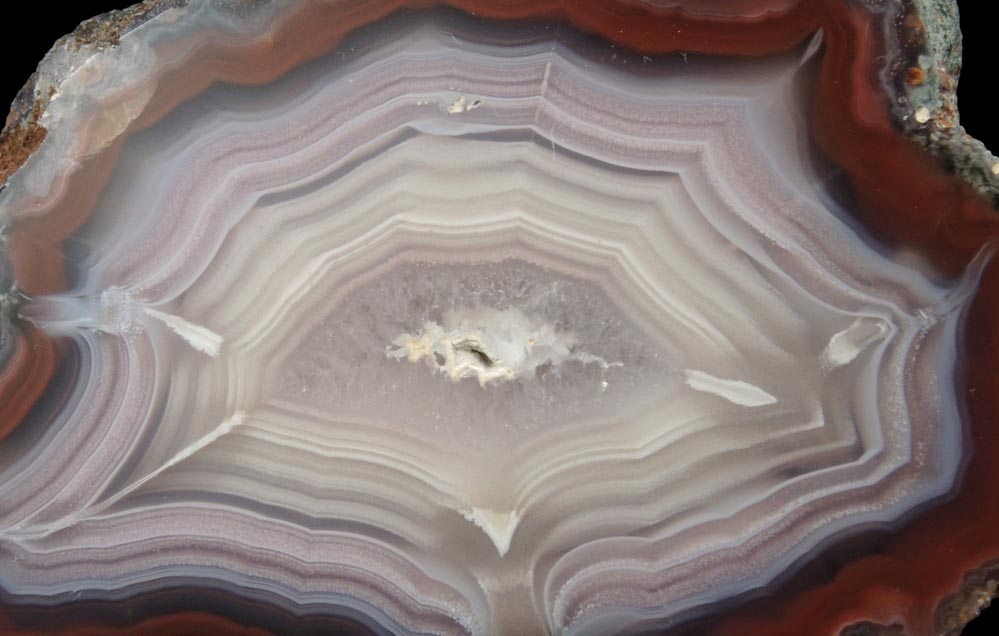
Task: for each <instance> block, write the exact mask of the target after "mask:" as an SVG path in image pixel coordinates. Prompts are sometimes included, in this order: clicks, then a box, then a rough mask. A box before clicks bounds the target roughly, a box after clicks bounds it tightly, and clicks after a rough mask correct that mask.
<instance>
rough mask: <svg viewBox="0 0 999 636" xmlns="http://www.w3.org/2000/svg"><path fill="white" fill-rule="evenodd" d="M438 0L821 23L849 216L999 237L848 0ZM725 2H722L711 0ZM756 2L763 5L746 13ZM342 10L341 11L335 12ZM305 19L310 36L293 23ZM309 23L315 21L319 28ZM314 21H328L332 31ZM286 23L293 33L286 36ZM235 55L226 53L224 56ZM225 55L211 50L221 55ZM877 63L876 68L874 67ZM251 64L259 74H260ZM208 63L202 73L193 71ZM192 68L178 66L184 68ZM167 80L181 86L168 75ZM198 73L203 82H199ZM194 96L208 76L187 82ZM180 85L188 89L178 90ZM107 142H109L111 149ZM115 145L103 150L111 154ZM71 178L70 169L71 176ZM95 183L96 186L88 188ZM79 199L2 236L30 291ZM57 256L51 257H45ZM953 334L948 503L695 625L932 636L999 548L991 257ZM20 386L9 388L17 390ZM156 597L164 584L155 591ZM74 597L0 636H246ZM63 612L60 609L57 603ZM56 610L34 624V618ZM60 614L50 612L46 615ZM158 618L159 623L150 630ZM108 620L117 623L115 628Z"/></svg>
mask: <svg viewBox="0 0 999 636" xmlns="http://www.w3.org/2000/svg"><path fill="white" fill-rule="evenodd" d="M435 4H436V3H434V2H429V1H417V2H406V0H386V1H380V0H375V1H368V2H363V1H362V2H356V3H347V6H348V7H349V8H343V7H340V9H338V10H339V11H340V12H341V13H340V14H337V15H335V16H333V15H330V14H331V13H332V10H330V9H327V10H325V11H320V12H318V14H321V15H316V14H310V15H308V16H297V17H295V18H293V19H292V20H290V21H289V23H288V25H287V28H282V29H281V32H280V33H277V34H275V37H274V38H273V39H272V40H271V42H270V44H269V45H268V46H267V47H266V49H263V50H262V48H261V47H258V48H257V49H254V50H252V51H243V52H240V55H243V56H247V57H248V58H249V59H250V60H251V61H252V60H253V59H256V58H260V59H266V60H267V63H265V64H262V65H260V66H259V67H257V69H252V68H251V66H252V64H251V63H250V62H246V63H243V62H241V64H244V66H243V67H240V66H239V65H234V66H233V65H230V66H227V65H226V64H225V63H224V62H222V63H218V64H217V67H212V66H211V65H212V62H205V63H204V64H203V66H205V67H206V68H208V67H211V68H210V71H211V72H212V73H215V74H216V75H218V76H220V77H222V78H224V79H225V80H227V81H236V82H240V83H247V84H253V83H261V82H266V81H269V80H271V79H273V78H274V77H276V76H277V75H279V74H281V73H283V72H284V71H286V70H287V69H288V68H290V67H292V66H294V65H295V64H297V63H300V62H301V61H302V60H303V59H307V58H312V57H315V56H317V55H319V54H321V53H322V52H323V51H324V50H328V49H329V48H330V47H332V46H333V45H335V44H336V42H337V41H338V40H339V39H340V38H342V36H343V35H344V34H345V33H347V32H349V31H350V30H352V29H354V28H357V27H358V26H362V25H364V24H368V23H371V22H373V21H375V20H377V19H379V18H380V17H382V16H384V15H386V14H388V13H390V12H391V11H393V10H395V9H396V8H400V7H429V6H434V5H435ZM447 4H450V5H452V6H455V7H457V8H459V9H461V10H464V11H467V12H469V13H474V14H475V15H477V16H484V17H489V18H496V19H502V20H512V19H523V18H535V19H539V18H543V19H555V20H566V21H568V22H570V23H571V24H573V25H574V26H575V27H576V28H578V29H579V30H582V31H586V32H592V33H595V34H598V35H600V36H602V37H603V38H605V39H607V40H609V41H613V42H615V43H617V44H619V45H621V46H625V47H628V48H631V49H633V50H635V51H637V52H639V53H642V54H649V55H652V54H665V53H671V52H674V53H675V52H679V51H683V52H688V53H705V54H711V55H736V56H758V55H766V54H771V53H778V52H784V51H788V50H791V49H793V48H794V47H796V46H799V45H801V44H802V43H803V42H804V41H806V40H807V39H808V38H809V37H811V36H812V35H813V34H814V33H815V32H816V31H817V30H819V29H821V30H822V31H823V33H824V36H823V37H824V40H823V43H824V47H825V50H824V54H823V60H822V65H821V70H820V75H819V79H818V86H817V88H816V93H815V97H814V100H813V105H812V106H813V116H814V130H813V135H814V139H815V140H816V142H817V143H818V145H819V147H820V148H821V150H822V151H823V152H824V153H825V154H826V155H827V156H828V158H829V159H830V160H831V161H833V162H834V163H835V164H837V165H838V166H840V167H842V169H843V170H844V171H845V173H846V175H847V176H848V178H849V183H850V184H851V186H852V188H853V191H854V195H855V197H856V200H857V202H858V205H859V210H858V212H857V213H858V216H859V218H860V219H861V220H862V221H863V222H864V223H865V224H866V226H867V227H868V228H869V229H870V231H871V232H872V233H873V234H874V235H876V236H877V237H878V238H879V239H881V240H883V241H884V242H886V243H887V244H889V245H893V246H905V247H908V248H911V249H913V250H915V251H917V252H919V253H921V254H923V255H924V256H925V257H927V258H928V259H929V260H931V261H932V262H933V263H935V264H936V265H937V266H938V267H940V268H941V269H942V270H944V271H946V272H948V273H957V272H960V271H961V270H962V269H963V268H965V267H966V266H967V265H968V263H969V262H970V261H971V259H972V258H973V257H974V256H975V255H976V254H977V253H978V252H979V251H980V250H981V249H982V248H983V247H984V246H985V245H987V244H989V243H991V242H993V241H995V239H996V237H997V236H999V216H997V214H996V212H995V210H993V209H992V208H991V206H990V205H989V204H988V203H987V202H986V201H985V200H984V199H982V198H980V197H979V196H978V195H976V194H975V193H974V192H973V191H972V190H971V189H970V188H969V187H968V186H967V185H965V184H964V183H963V182H961V181H960V180H959V179H958V178H956V177H955V176H953V175H951V174H948V173H947V172H946V171H945V169H944V168H943V167H942V165H941V164H940V162H938V161H937V160H935V159H934V158H933V157H931V156H930V155H928V154H927V153H926V152H925V151H924V150H922V149H921V148H920V147H918V146H917V145H916V144H914V143H912V142H910V141H908V140H906V139H905V138H904V137H903V136H902V135H901V134H900V133H899V132H898V131H896V129H895V128H894V126H893V125H892V118H891V115H890V114H889V110H888V103H887V100H888V97H887V93H886V90H885V88H884V86H883V85H882V84H881V80H879V79H878V77H877V71H878V70H879V68H878V66H877V65H878V64H879V61H878V60H879V57H880V56H882V55H883V53H884V43H885V42H886V41H888V38H889V37H891V35H888V34H885V33H884V32H883V26H882V21H881V20H879V19H874V17H873V16H871V15H870V14H869V13H867V11H866V10H865V9H863V8H862V7H861V6H859V3H858V2H854V1H852V0H814V1H810V0H802V1H801V2H799V3H798V4H796V5H794V6H793V7H791V8H790V9H783V10H777V11H767V8H768V7H770V8H772V7H774V6H778V7H781V6H783V5H784V4H786V2H779V3H776V4H775V2H773V1H772V0H758V1H755V2H754V1H752V0H748V1H745V2H740V3H738V7H739V9H740V10H744V11H746V15H751V16H754V17H749V18H739V17H737V16H731V15H729V16H721V17H718V16H714V17H707V16H696V15H688V14H685V13H684V12H683V11H680V10H676V9H655V8H650V7H647V6H643V5H641V4H639V3H636V2H627V1H621V0H577V1H571V2H570V1H568V0H565V1H559V0H524V1H519V0H451V1H450V2H448V3H447ZM719 6H720V7H721V6H724V3H722V4H719ZM749 7H754V8H756V7H758V9H759V10H747V9H748V8H749ZM344 14H348V15H344ZM306 20H308V21H310V22H311V23H312V25H313V26H312V27H311V28H312V30H311V31H310V30H308V29H306V30H305V31H301V30H298V29H296V28H295V24H296V23H298V24H301V22H302V21H306ZM317 21H318V22H317ZM317 23H326V24H328V25H331V26H330V28H329V29H328V30H325V31H323V30H322V29H318V28H316V27H315V26H314V25H315V24H317ZM317 31H322V32H323V35H322V37H321V41H319V40H317V41H305V42H303V40H302V33H303V32H304V33H309V32H312V33H315V32H317ZM291 33H297V35H295V36H294V37H293V36H291V35H290V34H291ZM230 54H231V52H230ZM216 59H225V54H223V53H220V56H219V58H216ZM880 63H883V62H880ZM261 68H262V70H260V69H261ZM201 70H202V71H205V68H202V69H201ZM195 76H198V74H196V73H195V74H188V75H187V76H186V77H187V79H188V80H189V81H190V78H191V77H195ZM172 81H175V82H176V81H179V80H178V79H177V78H176V77H175V78H173V80H172ZM199 82H200V83H199ZM193 84H194V86H193V88H192V89H191V90H202V89H203V88H204V87H205V86H206V85H207V84H206V83H205V82H201V81H200V80H199V81H198V82H193ZM170 86H171V79H170V78H168V79H167V80H164V82H163V83H162V86H161V88H160V89H159V90H158V91H157V96H156V97H154V101H156V100H159V103H160V104H161V106H157V109H156V111H155V112H150V114H149V115H148V116H146V117H145V119H144V121H141V122H137V123H136V124H135V126H136V127H141V126H145V125H149V123H151V122H152V121H153V120H155V119H157V118H159V117H161V116H162V114H163V113H164V112H166V111H167V110H169V108H172V107H173V106H174V105H175V104H176V103H177V102H178V101H180V100H181V99H182V98H183V94H184V92H183V91H180V92H179V93H178V94H180V95H181V96H179V97H170V92H169V89H170ZM187 94H190V93H187ZM112 150H113V149H112ZM116 154H117V153H116V152H111V153H109V156H110V157H112V158H113V156H114V155H116ZM110 165H113V162H111V161H110V160H109V162H108V163H107V165H106V166H100V165H98V166H95V167H93V168H92V169H91V170H92V172H91V174H90V175H88V176H87V178H91V179H96V180H97V181H98V182H103V179H104V178H106V176H105V175H106V173H107V166H110ZM74 180H75V179H74ZM89 190H90V191H93V188H89ZM91 204H92V202H88V201H81V200H77V201H76V202H75V204H74V205H75V206H77V209H75V210H71V211H68V212H65V213H60V216H59V218H57V219H48V218H46V219H41V220H38V221H34V222H31V223H23V224H20V225H15V226H14V227H13V228H12V231H11V233H10V239H9V242H8V245H9V246H10V255H9V256H10V260H11V262H12V264H13V266H14V271H15V275H16V277H17V279H18V281H19V282H20V284H21V286H22V289H24V290H25V291H26V292H27V293H29V294H30V293H45V292H52V291H58V290H59V289H62V288H63V287H64V286H65V281H64V278H63V275H62V273H61V262H62V261H61V256H60V247H61V243H62V240H63V239H64V238H65V237H66V236H68V235H69V234H70V233H71V232H72V231H73V230H74V229H75V228H76V227H78V226H79V224H80V223H82V222H83V220H85V218H86V215H87V214H88V213H89V210H90V209H91V208H92V205H91ZM53 264H59V265H58V266H54V265H53ZM967 325H968V326H967V329H966V331H965V333H964V345H965V352H964V354H965V356H964V359H965V360H966V361H967V364H968V366H967V369H966V376H965V382H964V385H963V388H962V390H963V391H965V392H966V393H965V397H966V399H967V402H966V407H967V412H968V415H969V418H970V430H971V434H970V439H971V440H972V444H973V448H972V453H971V456H970V461H969V464H968V466H967V472H966V475H965V478H964V483H963V485H962V486H961V488H960V489H959V492H957V493H956V495H955V496H954V497H953V498H951V499H950V500H948V501H947V502H945V503H942V504H940V505H937V506H935V507H932V508H929V509H927V510H925V511H924V512H922V513H921V514H920V515H919V516H918V517H916V518H915V519H913V520H912V521H910V522H909V523H908V524H906V525H905V526H904V527H903V528H902V529H901V530H900V531H899V532H897V533H895V534H894V535H893V536H891V537H890V538H888V539H887V540H886V542H885V543H884V549H882V550H880V551H879V552H878V553H877V554H875V555H872V556H860V557H858V558H856V559H855V560H852V561H848V562H847V563H845V564H844V565H842V566H841V567H839V568H838V570H837V571H835V573H834V574H833V575H832V576H831V577H829V578H828V580H826V581H824V582H821V583H814V582H813V583H812V584H811V586H810V587H808V586H805V587H800V586H798V585H796V584H794V583H793V582H792V583H788V584H785V585H783V586H782V587H780V588H779V589H776V590H775V591H774V592H773V593H768V594H767V595H765V596H761V597H759V598H756V599H754V600H751V601H746V602H744V603H742V604H741V605H739V606H735V607H734V608H729V609H728V610H726V612H727V613H726V614H725V615H724V616H721V617H719V618H717V619H716V620H713V621H711V622H710V623H707V624H706V627H705V629H707V630H708V631H705V632H703V633H705V634H709V635H715V636H746V635H750V634H751V635H752V636H801V635H803V634H807V635H809V636H825V635H830V636H831V635H834V634H838V633H839V632H840V630H841V629H842V628H843V627H845V626H847V625H850V624H853V623H858V622H861V621H865V620H866V621H873V622H875V623H881V624H885V625H890V624H893V623H901V624H902V625H904V626H905V633H906V634H909V635H910V636H921V635H925V636H929V635H932V634H936V633H938V626H937V625H935V624H934V620H935V619H934V610H935V608H936V607H937V605H938V603H939V602H940V601H941V599H943V598H944V597H945V596H947V595H949V594H953V593H954V592H956V591H957V590H958V589H959V586H960V582H961V577H962V575H963V574H964V573H965V572H966V571H967V570H969V569H972V568H975V567H977V566H979V565H980V564H982V563H985V562H987V561H989V560H991V559H995V558H996V557H999V532H997V530H996V528H997V527H999V471H997V470H996V469H995V466H996V465H997V463H999V426H996V415H997V412H999V402H997V400H999V391H997V387H996V384H997V383H999V368H997V367H999V332H997V329H996V328H995V327H994V326H995V325H999V261H995V260H994V261H992V263H991V264H990V265H989V266H988V267H987V269H986V271H985V273H984V275H983V277H982V280H981V283H980V289H979V293H978V295H977V296H976V298H975V300H974V302H973V304H972V307H971V310H970V315H969V318H968V320H967ZM21 338H22V342H20V343H19V345H18V346H19V347H21V348H22V350H23V351H27V352H31V351H34V352H35V353H34V355H15V356H14V358H13V363H12V365H9V366H8V368H7V369H5V370H4V371H3V374H2V376H0V405H3V406H2V410H0V439H2V437H3V436H4V435H5V434H6V433H8V432H9V431H10V430H12V429H13V428H14V427H15V426H16V424H17V422H18V421H20V419H21V417H22V416H23V415H24V413H26V412H27V411H28V410H29V409H30V407H31V405H32V404H34V402H35V401H36V400H37V399H38V397H39V396H40V395H41V393H42V391H43V390H44V388H45V386H46V385H47V383H48V382H49V380H50V379H51V377H52V375H53V370H54V368H55V364H56V362H57V357H56V355H55V347H54V346H53V344H52V343H51V342H49V341H48V340H47V339H46V338H45V337H44V336H43V335H42V334H40V333H39V332H37V331H33V330H30V329H26V330H23V331H22V335H21ZM16 387H20V388H16ZM161 593H162V591H161ZM71 608H72V604H68V605H63V606H62V610H61V611H58V612H55V613H53V614H47V610H45V609H41V608H39V607H33V606H30V605H24V606H21V605H8V606H7V607H6V608H0V634H28V633H31V634H42V633H50V634H51V633H60V634H80V635H84V634H88V635H89V634H96V633H112V634H116V635H117V634H122V635H124V634H136V635H139V634H150V633H156V634H189V635H190V634H205V635H208V634H211V635H213V636H216V635H223V634H251V633H254V632H253V630H251V629H248V628H247V627H246V626H243V625H239V624H238V623H236V622H233V621H232V620H230V619H227V618H224V617H222V615H224V614H226V612H225V610H223V609H220V610H219V616H214V615H212V614H208V613H193V612H183V611H177V612H176V613H170V612H167V613H164V614H162V615H153V616H137V617H135V618H134V619H132V622H128V621H126V624H124V625H123V624H122V623H121V622H120V618H121V617H120V616H118V617H117V618H116V619H111V618H107V619H106V620H107V623H102V622H101V621H102V620H105V619H100V618H98V617H99V616H111V614H112V612H108V613H105V614H101V613H94V612H84V615H86V616H87V617H88V619H87V621H86V624H74V623H73V622H72V620H71V619H69V618H67V617H68V616H72V611H71ZM67 610H70V611H67ZM47 615H48V617H49V618H51V619H53V621H52V622H51V623H50V624H46V617H47ZM58 617H61V618H58ZM153 623H155V624H156V629H155V630H154V631H150V628H151V625H152V624H153ZM112 624H113V629H112V628H111V625H112Z"/></svg>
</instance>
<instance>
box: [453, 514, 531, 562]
mask: <svg viewBox="0 0 999 636" xmlns="http://www.w3.org/2000/svg"><path fill="white" fill-rule="evenodd" d="M463 515H464V517H465V518H466V519H468V520H469V521H471V522H472V523H474V524H475V525H476V526H478V527H479V528H480V529H481V530H482V531H483V532H485V533H486V536H487V537H489V539H490V541H492V542H493V545H494V546H496V551H497V552H498V553H499V555H500V558H503V557H504V556H506V553H507V551H509V550H510V541H512V540H513V533H514V531H515V530H516V529H517V525H518V524H519V523H520V514H518V513H517V511H516V510H505V511H502V512H497V511H495V510H491V509H489V508H477V507H473V508H472V510H471V512H466V513H463Z"/></svg>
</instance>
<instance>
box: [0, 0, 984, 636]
mask: <svg viewBox="0 0 999 636" xmlns="http://www.w3.org/2000/svg"><path fill="white" fill-rule="evenodd" d="M188 2H189V0H143V1H142V2H140V3H139V4H136V5H133V6H131V7H128V8H127V9H122V10H117V11H110V12H108V13H103V14H101V15H98V16H95V17H93V18H90V19H89V20H86V21H84V22H83V23H81V24H80V26H78V27H77V28H76V29H75V30H74V31H73V32H72V33H70V34H69V35H66V36H63V37H62V38H60V39H59V40H58V41H56V43H55V44H54V45H53V46H52V51H56V50H59V49H66V50H71V51H74V52H77V53H78V54H79V55H80V59H81V60H83V59H86V57H87V56H89V54H90V53H92V52H93V51H95V50H100V49H102V48H106V47H113V46H116V45H117V44H118V42H119V40H120V38H121V37H122V36H123V35H124V34H126V33H128V32H129V31H131V30H132V29H134V28H135V27H137V26H139V25H141V24H143V23H145V22H147V21H149V20H151V19H152V18H154V17H156V16H157V15H159V14H160V13H162V12H163V11H166V10H168V9H171V8H174V7H183V6H186V5H187V4H188ZM266 2H267V0H222V2H221V4H224V5H229V6H228V7H227V8H230V9H234V10H239V9H242V8H248V7H252V6H253V5H260V4H266ZM894 2H895V3H897V5H898V7H899V8H898V9H897V11H896V12H897V14H898V16H899V19H898V21H897V25H896V27H897V29H898V30H899V31H898V33H897V35H898V36H899V38H900V41H901V38H902V37H903V36H902V30H903V29H905V28H906V26H907V25H906V23H905V17H906V16H914V17H916V18H917V21H918V23H919V24H920V26H921V27H922V29H921V30H922V33H921V35H922V36H923V37H922V42H921V43H920V44H921V46H917V47H916V48H915V53H913V51H909V53H910V55H909V57H910V59H909V60H908V62H909V64H908V65H907V64H900V63H899V62H898V61H896V64H895V65H894V66H893V67H892V68H891V69H890V70H889V73H890V75H892V76H894V77H893V78H894V79H895V80H896V82H895V83H896V86H897V87H898V92H899V94H898V96H897V99H896V103H895V116H896V121H897V123H898V124H899V126H900V127H901V129H902V130H903V131H904V132H905V134H906V135H907V136H908V137H910V138H912V139H914V140H916V141H918V142H919V143H921V144H922V145H923V146H924V147H925V148H926V149H927V150H929V151H930V152H931V153H933V154H934V155H935V156H937V157H939V158H941V159H942V160H943V161H944V162H945V163H946V165H947V166H948V167H949V168H950V169H952V170H953V171H954V172H955V173H956V174H957V175H959V176H960V177H961V178H962V179H964V180H965V181H966V182H967V183H969V184H971V185H972V186H973V187H975V188H976V189H977V190H978V191H980V192H982V193H983V194H984V195H986V196H987V197H989V198H990V199H991V200H992V203H993V205H994V206H996V207H999V177H997V176H996V173H995V172H993V170H995V169H996V166H999V159H997V158H996V157H995V156H994V155H993V154H992V153H991V152H989V151H988V149H986V148H985V145H984V144H983V143H982V142H980V141H978V140H977V139H975V138H973V137H972V136H971V135H969V134H968V133H967V132H966V131H965V130H964V128H963V127H962V126H961V125H960V120H959V117H958V109H957V82H958V78H959V77H960V74H961V32H960V29H959V28H958V8H957V0H894ZM908 27H910V28H911V27H912V24H911V23H910V24H909V25H908ZM916 53H919V54H920V55H922V56H925V57H920V56H919V55H916ZM50 55H52V53H51V52H50V53H49V54H47V55H46V57H45V59H48V57H49V56H50ZM43 65H44V60H43V62H42V63H40V64H39V68H41V67H42V66H43ZM913 66H918V67H919V68H920V69H921V70H922V71H924V72H925V76H924V77H923V78H922V79H921V81H920V82H919V83H918V84H915V85H913V84H911V83H910V82H908V81H906V80H905V73H906V71H907V70H908V69H909V68H912V67H913ZM56 79H57V78H45V79H42V78H41V77H40V74H39V72H38V71H36V72H35V73H33V74H32V75H31V77H29V78H28V81H27V82H26V83H25V85H24V86H23V87H22V88H21V90H20V91H19V92H18V94H17V96H16V97H15V98H14V102H13V103H12V104H11V107H10V112H9V114H8V115H7V119H6V121H5V122H4V127H3V130H2V131H0V191H2V190H3V188H4V187H6V182H7V178H8V177H10V175H12V174H14V173H15V172H16V171H17V170H18V169H19V168H20V167H21V166H22V165H24V162H25V161H27V160H28V157H30V156H31V154H32V153H33V152H34V151H35V150H36V149H37V148H38V147H39V146H40V145H41V143H42V142H43V141H44V140H45V136H46V134H47V131H46V129H45V128H44V127H43V126H41V125H40V124H39V123H38V122H39V119H40V118H41V116H42V114H43V113H44V112H45V109H46V107H47V106H48V104H49V100H50V99H51V97H52V95H54V94H55V91H56V86H55V82H56ZM920 107H925V108H926V109H927V110H928V111H929V114H930V117H929V119H927V120H926V121H925V122H920V121H918V120H917V119H918V118H917V117H916V116H915V113H916V111H917V110H918V109H919V108H920ZM997 588H999V560H997V561H990V562H989V563H986V564H983V565H982V566H981V567H979V568H977V569H975V570H972V571H970V572H968V573H966V574H965V576H964V579H963V581H962V585H961V588H960V589H959V590H958V591H957V592H955V593H954V594H952V595H950V596H948V597H946V598H944V599H943V600H942V601H941V602H940V604H939V605H938V606H937V608H936V610H935V612H934V623H935V629H936V631H937V636H958V635H959V634H960V633H961V631H962V630H963V629H964V627H965V626H966V625H967V624H968V623H969V622H970V621H971V620H972V619H974V618H975V617H976V616H978V614H979V612H981V611H982V610H983V609H985V608H986V607H988V606H989V604H990V603H991V601H992V599H993V598H995V597H997V596H999V590H997ZM904 633H905V631H904V628H903V627H902V626H901V625H897V624H894V625H880V624H877V623H873V622H869V621H863V622H860V623H855V624H853V625H849V626H847V627H844V628H843V630H842V631H841V632H840V634H841V636H903V635H904Z"/></svg>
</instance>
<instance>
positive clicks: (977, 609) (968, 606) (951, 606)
mask: <svg viewBox="0 0 999 636" xmlns="http://www.w3.org/2000/svg"><path fill="white" fill-rule="evenodd" d="M997 588H999V559H996V560H994V561H989V562H988V563H985V564H984V565H982V566H981V567H979V568H977V569H975V570H971V571H970V572H967V573H965V575H964V578H963V579H962V581H961V588H960V590H958V591H957V592H955V593H954V594H951V595H950V596H948V597H946V598H944V599H943V600H942V601H940V604H939V605H937V609H936V611H935V612H934V614H933V623H934V625H935V628H936V630H937V634H938V636H958V635H959V634H960V633H961V630H963V629H964V627H965V625H967V624H968V623H969V622H971V620H972V619H974V618H975V617H976V616H978V614H979V613H981V611H982V610H983V609H985V608H986V607H988V606H989V605H990V604H991V603H992V599H993V598H995V597H996V596H997V594H996V590H997Z"/></svg>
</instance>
